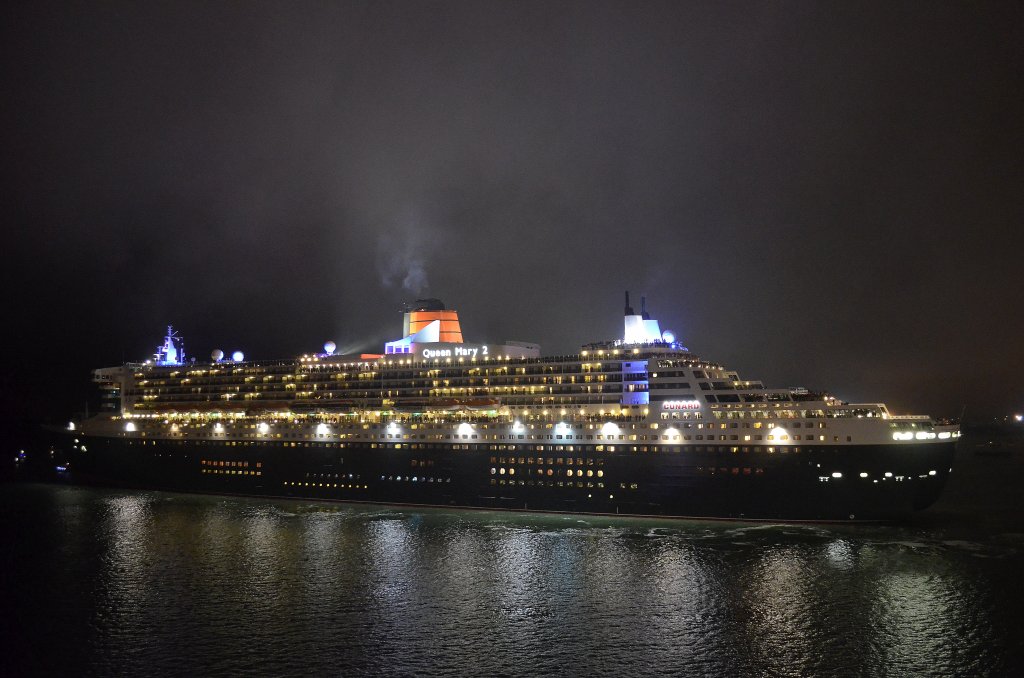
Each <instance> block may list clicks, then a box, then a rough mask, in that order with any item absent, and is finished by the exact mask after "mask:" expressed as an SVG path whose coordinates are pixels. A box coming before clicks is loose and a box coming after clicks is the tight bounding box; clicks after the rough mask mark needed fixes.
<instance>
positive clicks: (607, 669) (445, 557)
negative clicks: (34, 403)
mask: <svg viewBox="0 0 1024 678" xmlns="http://www.w3.org/2000/svg"><path fill="white" fill-rule="evenodd" d="M967 462H969V463H967ZM1022 469H1024V464H1022V463H1021V462H1020V461H1019V457H1018V456H1017V455H1014V456H1013V457H1009V458H981V457H975V458H970V459H967V460H966V462H965V463H961V464H960V466H959V468H958V474H954V475H955V476H956V479H955V480H954V484H953V485H952V486H951V487H950V492H949V493H947V496H946V497H944V499H943V501H942V502H940V504H939V505H938V506H936V507H935V508H934V509H933V510H931V511H929V512H927V513H925V514H924V515H923V516H922V518H921V519H920V520H917V521H915V522H914V523H911V524H908V525H903V526H898V527H892V526H793V525H750V524H741V523H709V522H684V521H654V520H632V519H602V518H584V517H580V516H538V515H508V514H499V513H484V512H459V511H416V510H407V509H385V508H368V507H351V506H344V505H325V504H314V503H308V502H294V501H268V500H255V499H233V498H219V497H202V496H194V495H178V494H165V493H159V492H139V491H117V490H96V489H83V488H74V487H61V486H49V485H7V486H3V487H0V528H2V533H0V536H2V537H3V560H2V568H3V569H2V571H0V575H2V577H3V579H2V586H0V594H2V598H0V604H2V605H3V615H2V616H3V627H0V632H2V634H3V636H2V637H3V638H4V643H3V644H4V647H5V648H6V649H5V650H4V653H3V656H2V659H0V662H2V664H0V668H2V670H0V674H4V675H22V674H41V673H47V674H50V673H66V674H68V675H81V674H92V675H97V674H99V675H108V674H120V675H142V674H145V675H153V674H162V675H240V674H271V675H310V674H331V675H356V674H373V675H411V674H421V675H427V674H429V675H453V676H455V675H458V676H463V675H480V676H494V675H510V674H520V675H524V674H528V675H541V674H548V675H616V676H618V675H637V674H666V673H674V674H689V675H716V676H726V675H728V676H738V675H801V676H805V675H873V676H883V675H884V676H905V675H963V676H981V675H1013V674H1016V673H1018V672H1019V671H1020V670H1021V669H1022V667H1024V664H1022V663H1021V660H1022V652H1021V649H1022V645H1021V639H1022V632H1021V630H1020V626H1021V625H1022V622H1024V593H1022V589H1024V579H1022V565H1024V524H1021V523H1020V522H1019V520H1020V518H1021V515H1022V513H1024V511H1021V509H1020V507H1019V506H1020V503H1021V499H1020V497H1019V492H1018V489H1017V485H1018V484H1019V480H1016V478H1014V477H1013V474H1015V473H1018V472H1019V471H1020V470H1022Z"/></svg>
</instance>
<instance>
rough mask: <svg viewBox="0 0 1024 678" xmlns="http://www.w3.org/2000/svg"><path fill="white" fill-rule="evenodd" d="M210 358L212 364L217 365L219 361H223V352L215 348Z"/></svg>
mask: <svg viewBox="0 0 1024 678" xmlns="http://www.w3.org/2000/svg"><path fill="white" fill-rule="evenodd" d="M210 358H212V359H213V362H215V363H219V362H220V361H221V360H224V351H222V350H220V349H219V348H215V349H213V353H211V354H210Z"/></svg>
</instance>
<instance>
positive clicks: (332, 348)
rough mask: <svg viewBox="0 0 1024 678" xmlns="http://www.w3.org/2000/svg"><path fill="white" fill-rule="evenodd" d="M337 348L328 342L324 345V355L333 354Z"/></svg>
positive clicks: (331, 342)
mask: <svg viewBox="0 0 1024 678" xmlns="http://www.w3.org/2000/svg"><path fill="white" fill-rule="evenodd" d="M337 348H338V345H337V344H335V343H334V342H333V341H328V342H327V343H326V344H324V353H326V354H327V355H331V354H333V353H334V351H335V350H337Z"/></svg>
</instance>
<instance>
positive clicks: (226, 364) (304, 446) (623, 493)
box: [63, 293, 960, 521]
mask: <svg viewBox="0 0 1024 678" xmlns="http://www.w3.org/2000/svg"><path fill="white" fill-rule="evenodd" d="M336 349H337V347H336V345H335V344H334V343H333V342H327V343H326V344H325V345H324V348H323V351H320V352H316V353H310V354H308V355H303V356H300V357H297V358H293V359H288V360H249V359H247V358H246V357H245V356H244V355H243V354H242V353H241V352H235V353H234V354H233V355H231V356H226V355H225V353H224V352H223V351H220V350H216V351H213V353H212V354H211V358H210V360H209V361H196V360H195V359H187V358H186V357H185V355H184V351H183V347H182V342H181V339H180V337H179V336H178V335H177V334H176V333H175V332H174V331H173V329H171V328H168V330H167V334H166V336H165V338H164V341H163V344H162V345H161V346H159V348H158V349H157V351H156V353H155V355H154V356H153V357H152V358H151V359H150V360H147V361H145V362H141V363H129V364H125V365H121V366H116V367H109V368H102V369H97V370H95V371H94V373H93V376H94V381H95V382H96V383H97V384H98V385H99V387H100V388H101V389H102V399H103V403H104V407H103V411H102V412H101V413H99V414H97V415H95V416H92V417H90V418H85V419H82V420H79V421H73V422H70V423H69V424H68V426H67V430H66V431H65V432H64V434H63V435H64V440H65V442H66V443H67V448H66V451H67V455H68V456H67V457H66V458H67V462H66V473H67V474H68V475H69V476H70V477H71V478H72V479H73V480H74V481H76V482H84V483H102V484H112V485H118V486H129V487H147V488H157V489H166V490H174V491H185V492H201V493H218V494H230V495H250V496H271V497H290V498H301V499H310V500H326V501H341V502H367V503H382V504H398V505H416V506H442V507H464V508H479V509H500V510H512V511H537V512H569V513H583V514H606V515H616V514H618V515H643V516H671V517H692V518H724V519H738V520H790V521H799V520H808V521H878V520H892V519H899V518H901V517H905V516H907V515H909V514H910V513H912V512H913V511H917V510H921V509H924V508H926V507H928V506H929V505H931V504H932V503H933V502H934V501H935V500H936V498H937V497H938V496H939V494H940V492H941V491H942V488H943V486H944V485H945V483H946V480H947V478H948V476H949V474H950V472H951V471H952V461H953V456H954V446H955V443H956V442H957V439H958V438H959V436H960V432H959V429H958V427H957V426H956V425H949V424H942V423H939V422H936V421H934V420H933V419H931V418H929V417H927V416H905V415H900V416H898V415H895V414H892V413H890V412H889V411H888V409H887V408H886V406H885V405H884V404H880V403H860V404H851V403H846V402H842V401H840V400H838V399H836V398H834V397H832V396H831V395H828V394H826V393H814V392H809V391H807V390H806V389H797V388H781V389H780V388H768V387H765V386H764V385H763V384H762V383H761V382H760V381H751V380H747V379H743V378H741V377H740V375H739V374H737V373H736V372H735V371H733V370H730V369H728V368H726V367H724V366H722V365H720V364H718V363H715V362H712V361H710V360H706V359H704V358H701V357H699V356H698V355H696V354H695V353H693V352H691V351H690V350H688V349H687V348H685V347H684V346H683V345H682V344H681V343H680V342H679V341H677V339H676V337H675V336H674V335H673V334H672V333H671V332H669V331H662V329H661V327H660V325H659V323H658V321H657V320H655V319H653V318H651V316H650V314H649V313H648V312H647V310H646V303H645V301H642V303H641V308H640V312H639V313H638V312H636V311H634V309H633V308H632V307H631V306H630V301H629V294H628V293H626V307H625V313H624V323H623V334H622V337H621V338H619V339H614V340H610V341H604V342H599V343H592V344H587V345H584V346H582V347H581V349H580V350H579V351H578V352H576V353H572V354H570V355H552V356H542V355H541V351H540V347H539V346H538V345H536V344H531V343H526V342H515V341H507V342H505V343H503V344H486V343H470V342H466V341H464V340H463V336H462V329H461V324H460V321H459V315H458V313H457V312H456V311H455V310H453V309H450V308H447V307H446V306H445V304H444V303H442V302H441V301H439V300H437V299H423V300H419V301H417V302H416V303H415V304H413V305H411V306H409V307H408V308H407V310H406V311H405V313H404V322H403V332H402V336H401V338H400V339H397V340H395V341H390V342H387V343H386V344H384V347H383V352H381V353H375V354H367V353H362V354H355V355H339V354H337V353H336Z"/></svg>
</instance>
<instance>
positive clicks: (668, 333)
mask: <svg viewBox="0 0 1024 678" xmlns="http://www.w3.org/2000/svg"><path fill="white" fill-rule="evenodd" d="M661 338H662V339H663V340H664V341H665V343H666V344H671V343H673V342H674V341H675V340H676V334H675V332H673V331H672V330H665V331H664V332H662V333H661Z"/></svg>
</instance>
